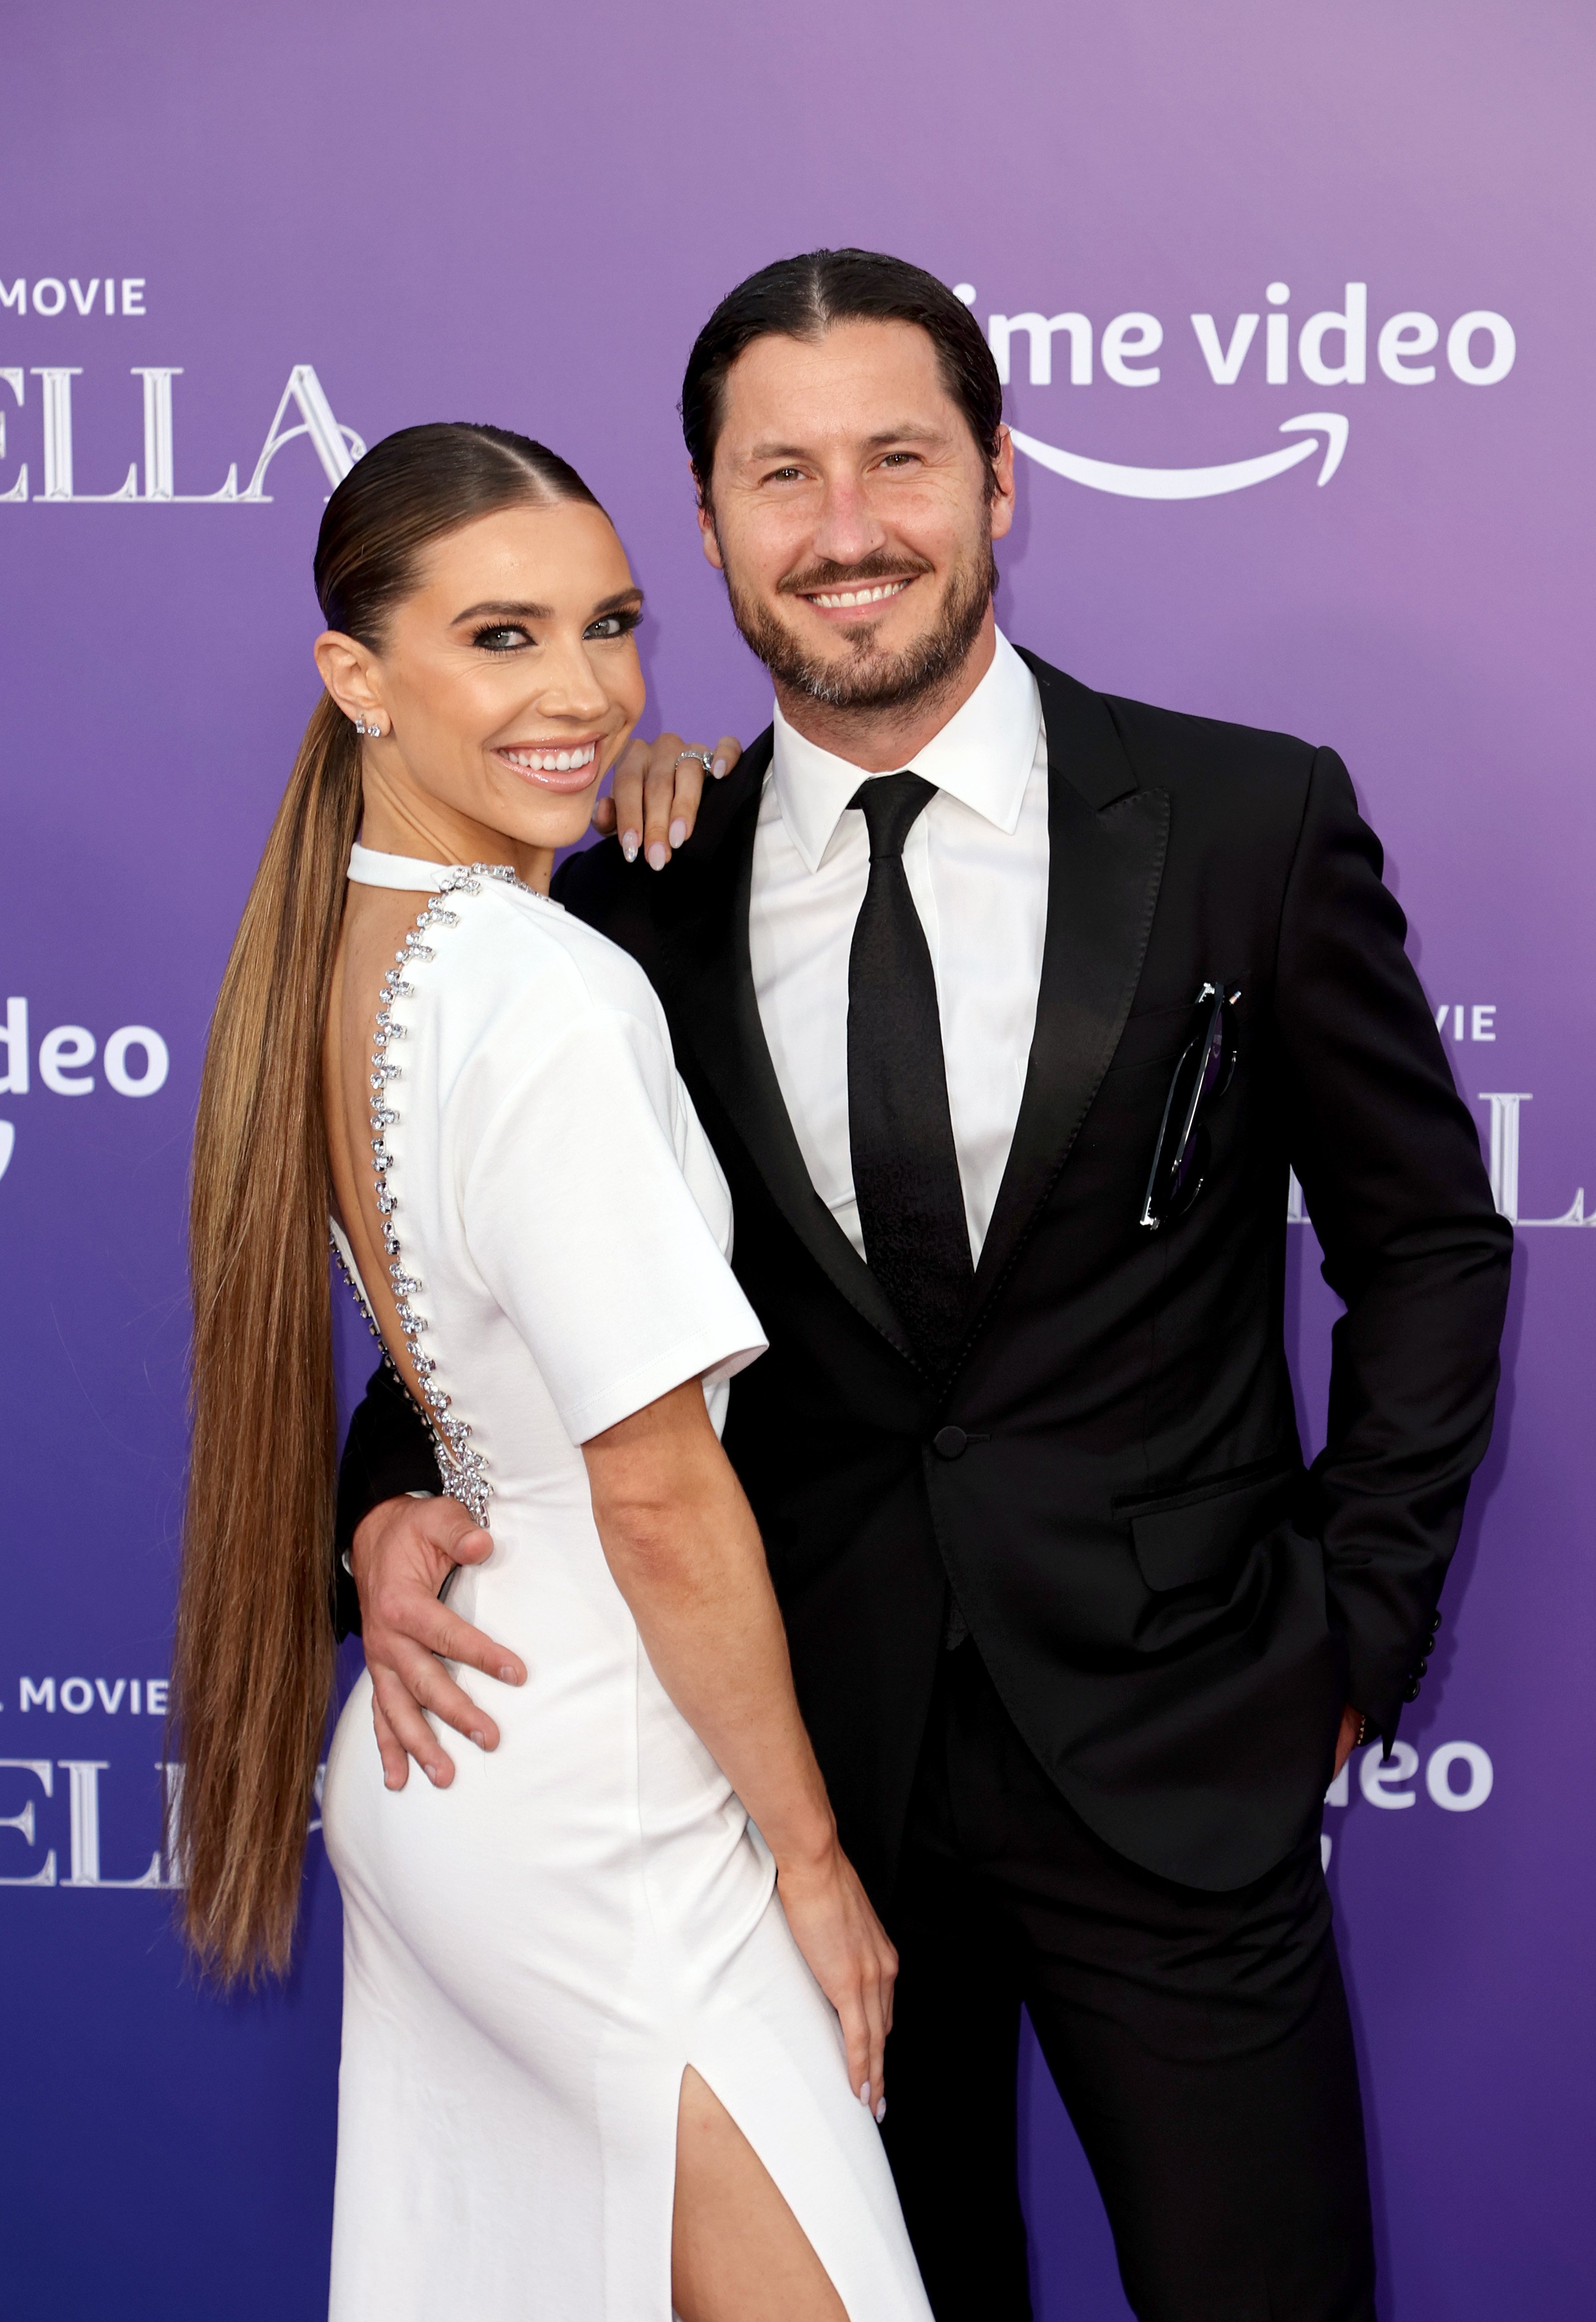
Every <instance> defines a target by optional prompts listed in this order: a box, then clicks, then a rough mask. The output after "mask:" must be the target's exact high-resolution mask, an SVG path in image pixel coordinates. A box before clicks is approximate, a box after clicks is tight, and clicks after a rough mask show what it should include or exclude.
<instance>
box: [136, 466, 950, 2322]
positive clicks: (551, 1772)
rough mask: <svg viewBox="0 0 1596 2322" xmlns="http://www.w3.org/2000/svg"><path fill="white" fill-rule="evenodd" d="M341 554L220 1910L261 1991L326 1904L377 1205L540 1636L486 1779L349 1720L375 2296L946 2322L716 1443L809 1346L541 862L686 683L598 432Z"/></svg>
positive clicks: (260, 1309)
mask: <svg viewBox="0 0 1596 2322" xmlns="http://www.w3.org/2000/svg"><path fill="white" fill-rule="evenodd" d="M315 579H316V590H317V595H318V597H319V599H320V601H321V605H322V609H323V612H324V617H325V618H326V621H327V624H328V626H327V630H326V632H325V634H324V635H322V636H321V637H320V638H319V639H318V641H317V644H316V648H315V654H316V662H317V666H318V668H319V669H320V672H321V674H322V678H323V681H324V685H325V688H326V694H325V698H324V699H323V701H322V702H321V703H320V705H319V706H318V708H317V709H316V711H315V716H314V717H313V718H312V719H311V723H310V727H309V728H308V730H307V733H306V739H305V743H304V745H303V746H302V748H301V751H300V754H299V761H298V763H297V765H296V769H295V772H294V775H293V778H292V780H291V782H290V783H289V786H288V790H287V796H286V797H285V799H284V801H283V804H282V807H281V809H279V812H278V818H277V821H276V824H275V826H274V827H273V830H272V833H271V836H270V838H269V842H268V845H267V849H266V854H265V856H264V858H263V861H262V864H261V866H260V873H258V875H257V878H256V881H255V885H254V888H253V890H252V891H251V896H250V900H249V903H248V906H247V908H246V910H245V913H244V918H243V922H242V927H241V928H240V931H239V935H238V938H237V941H236V943H235V945H234V946H233V956H232V958H231V960H230V962H229V964H228V969H227V974H226V977H225V980H224V983H223V990H222V995H221V999H220V1001H219V1003H218V1006H217V1010H216V1017H215V1022H214V1027H213V1030H212V1035H211V1041H210V1047H209V1052H208V1055H207V1057H206V1063H205V1082H204V1087H203V1091H202V1095H201V1103H200V1117H199V1126H198V1132H197V1137H196V1149H195V1178H194V1215H193V1276H194V1294H195V1313H196V1322H195V1366H194V1370H195V1435H194V1455H193V1471H192V1477H191V1483H190V1491H189V1500H188V1511H187V1536H186V1544H185V1568H184V1578H183V1593H182V1602H181V1607H180V1616H179V1630H178V1695H177V1697H178V1703H179V1705H180V1707H179V1716H180V1721H181V1730H182V1733H183V1737H184V1743H185V1755H186V1759H187V1778H186V1787H185V1790H184V1797H183V1806H182V1831H181V1843H182V1846H183V1849H184V1852H185V1856H186V1862H187V1876H188V1887H187V1916H188V1925H189V1929H190V1932H191V1934H192V1936H193V1939H194V1941H195V1942H196V1944H197V1945H198V1946H199V1948H200V1950H201V1951H202V1952H203V1953H204V1954H205V1956H206V1957H207V1958H209V1959H210V1960H212V1961H214V1963H215V1965H216V1966H217V1967H218V1969H219V1970H220V1971H221V1972H222V1973H223V1975H225V1976H239V1975H251V1974H252V1973H254V1972H255V1971H256V1970H257V1969H258V1968H260V1967H262V1966H264V1967H269V1968H277V1969H280V1968H281V1967H282V1965H283V1964H284V1962H285V1961H286V1959H287V1954H288V1950H289V1945H290V1941H291V1937H292V1930H293V1921H294V1915H295V1907H296V1896H297V1890H298V1883H299V1876H300V1855H301V1850H302V1847H303V1843H304V1837H305V1830H306V1815H307V1812H308V1807H309V1799H310V1794H311V1787H312V1780H313V1777H314V1773H315V1764H316V1760H317V1756H318V1751H319V1745H320V1741H321V1737H322V1734H323V1732H324V1718H325V1714H326V1710H327V1705H328V1699H329V1693H330V1687H331V1679H332V1653H333V1647H332V1636H331V1630H330V1626H329V1623H328V1619H327V1607H326V1604H325V1601H324V1577H323V1576H324V1573H325V1570H326V1554H327V1550H326V1543H327V1540H328V1538H329V1532H330V1526H331V1522H332V1513H333V1455H334V1448H335V1428H334V1417H333V1369H332V1356H331V1348H330V1325H331V1317H330V1311H329V1294H328V1280H327V1263H326V1218H327V1214H328V1209H329V1202H331V1207H332V1210H333V1215H334V1217H335V1220H336V1223H335V1225H334V1228H333V1233H334V1240H335V1243H336V1247H337V1250H338V1254H339V1257H340V1259H341V1262H342V1266H343V1268H344V1271H345V1272H346V1274H347V1275H348V1277H349V1279H350V1281H351V1284H352V1285H353V1286H354V1288H355V1290H356V1293H357V1294H358V1295H359V1297H360V1302H361V1304H362V1306H363V1307H364V1309H365V1312H366V1314H367V1319H368V1321H369V1323H370V1325H371V1328H372V1330H373V1331H374V1332H375V1333H376V1334H377V1335H378V1337H380V1339H382V1341H383V1344H384V1347H385V1348H386V1350H387V1353H388V1359H389V1360H390V1361H391V1362H392V1363H393V1364H394V1366H395V1367H396V1369H397V1372H398V1375H399V1376H400V1377H401V1379H402V1380H403V1381H404V1383H405V1385H406V1387H407V1388H408V1390H409V1391H410V1393H411V1394H412V1395H413V1396H414V1397H415V1400H416V1402H417V1403H418V1404H419V1405H420V1407H421V1408H422V1409H423V1411H424V1412H425V1414H426V1415H427V1417H428V1419H429V1422H430V1424H431V1425H432V1427H433V1432H434V1436H435V1439H436V1442H437V1449H438V1456H439V1461H440V1465H441V1467H442V1473H443V1475H444V1476H445V1478H446V1479H447V1481H448V1484H449V1487H450V1489H451V1492H452V1493H453V1494H454V1495H455V1496H457V1497H458V1498H459V1499H461V1501H462V1502H463V1503H464V1504H465V1505H466V1506H468V1507H469V1508H470V1510H471V1512H472V1513H473V1514H474V1515H475V1516H476V1517H477V1519H478V1521H479V1522H484V1523H486V1522H488V1521H489V1517H490V1516H491V1523H492V1529H493V1535H494V1542H495V1547H494V1552H493V1556H492V1558H491V1559H490V1560H489V1562H488V1563H487V1564H486V1565H485V1566H482V1567H480V1568H475V1569H472V1570H470V1571H468V1572H463V1573H462V1574H461V1577H460V1581H459V1583H458V1584H457V1597H456V1601H457V1603H458V1604H459V1606H460V1609H461V1611H463V1612H464V1613H465V1614H467V1616H468V1617H470V1618H472V1619H480V1620H482V1621H484V1622H485V1623H488V1625H489V1626H490V1627H491V1629H492V1632H493V1633H495V1634H496V1635H498V1636H503V1637H506V1639H511V1640H514V1641H515V1643H516V1645H517V1649H518V1650H519V1651H520V1653H521V1654H522V1656H523V1657H524V1660H525V1662H526V1664H527V1668H528V1670H529V1677H528V1681H527V1683H526V1684H525V1685H524V1687H513V1686H510V1685H503V1686H495V1685H494V1683H493V1681H492V1680H481V1679H473V1680H472V1682H473V1684H475V1685H476V1686H477V1687H479V1691H481V1692H482V1693H483V1694H484V1695H485V1696H491V1697H492V1698H491V1708H492V1714H493V1715H494V1716H495V1717H496V1718H497V1722H498V1724H499V1727H500V1729H501V1732H502V1735H503V1740H502V1743H501V1746H500V1748H499V1749H498V1750H497V1751H496V1752H495V1753H494V1754H493V1755H492V1756H488V1755H486V1754H483V1755H479V1754H478V1753H476V1752H472V1753H471V1762H470V1764H469V1765H462V1766H461V1768H460V1770H459V1773H458V1775H457V1778H456V1779H455V1781H454V1783H453V1785H452V1787H451V1788H449V1789H448V1790H446V1791H436V1790H429V1789H427V1788H426V1787H424V1786H421V1785H416V1784H414V1783H413V1784H411V1785H409V1786H408V1787H406V1788H404V1789H402V1790H399V1791H397V1792H394V1791H389V1790H388V1789H387V1788H385V1787H384V1782H383V1777H382V1769H381V1765H380V1762H379V1758H378V1750H377V1747H376V1743H375V1741H374V1739H373V1734H372V1725H371V1708H370V1701H369V1681H368V1680H367V1679H366V1678H362V1679H361V1680H360V1684H359V1685H358V1686H357V1687H356V1688H355V1691H354V1693H353V1694H352V1695H351V1699H350V1701H349V1704H348V1705H347V1707H346V1708H345V1710H344V1713H343V1715H342V1718H341V1720H340V1722H339V1726H338V1731H337V1733H336V1736H335V1737H334V1740H333V1749H332V1753H331V1757H330V1760H329V1763H328V1770H327V1780H326V1786H325V1792H324V1807H323V1811H324V1820H325V1828H326V1834H327V1843H328V1850H329V1852H330V1854H331V1855H332V1858H333V1864H334V1867H335V1869H336V1870H337V1873H338V1878H339V1882H340V1885H341V1887H342V1892H343V1898H344V1906H345V1924H346V1947H345V1962H346V1970H345V2000H344V2034H343V2065H342V2082H341V2105H340V2124H339V2162H338V2189H337V2199H336V2206H335V2223H334V2233H333V2301H332V2308H333V2316H334V2317H338V2318H339V2322H370V2317H373V2316H376V2315H381V2316H382V2317H385V2322H403V2317H417V2322H420V2317H425V2322H437V2317H440V2316H442V2315H445V2314H461V2315H465V2314H469V2315H470V2316H471V2317H473V2322H501V2317H502V2322H511V2317H515V2322H522V2318H523V2317H533V2316H538V2317H544V2316H546V2317H560V2322H566V2317H569V2322H591V2318H592V2317H626V2318H627V2322H631V2317H638V2322H645V2317H646V2322H667V2317H669V2315H670V2310H671V2307H672V2304H673V2303H674V2306H675V2308H676V2309H677V2311H678V2312H679V2314H680V2315H681V2316H682V2317H684V2322H754V2317H765V2316H768V2317H771V2322H775V2317H781V2322H840V2317H844V2316H846V2317H851V2322H925V2317H926V2315H927V2313H928V2309H927V2308H926V2303H925V2299H924V2294H923V2292H922V2291H921V2290H920V2287H919V2282H918V2277H917V2273H916V2272H915V2267H914V2263H913V2259H912V2257H911V2255H910V2253H909V2248H908V2244H907V2236H906V2235H905V2233H904V2229H903V2225H902V2220H901V2218H900V2217H899V2216H898V2208H897V2203H896V2199H895V2198H894V2195H893V2191H892V2187H891V2180H890V2178H889V2173H888V2171H887V2166H886V2162H885V2160H884V2157H883V2154H882V2152H881V2148H880V2139H879V2135H878V2132H877V2125H876V2121H877V2118H878V2117H879V2116H880V2111H881V2110H882V2109H883V2106H884V2098H883V2091H882V2081H881V2055H882V2047H883V2043H884V2040H885V2035H886V2029H887V2025H888V2021H889V2009H890V1996H891V1984H892V1979H893V1976H894V1974H895V1972H896V1965H897V1962H896V1959H895V1957H894V1955H893V1953H892V1951H891V1947H890V1945H889V1943H888V1942H887V1939H886V1936H885V1935H884V1933H882V1931H881V1928H880V1924H879V1923H878V1922H877V1920H876V1918H875V1915H874V1914H873V1912H872V1911H871V1907H870V1905H869V1903H868V1902H867V1901H866V1899H865V1897H864V1895H863V1892H862V1888H860V1886H859V1883H858V1880H857V1879H856V1878H855V1876H854V1874H853V1869H852V1868H851V1867H850V1865H849V1864H848V1862H847V1860H846V1859H845V1858H844V1855H843V1853H842V1851H841V1849H840V1848H839V1846H838V1844H837V1839H836V1832H835V1827H834V1823H833V1820H832V1816H831V1813H830V1809H829V1806H828V1805H827V1802H826V1798H825V1790H824V1787H823V1784H822V1782H821V1778H820V1775H819V1771H818V1769H817V1768H816V1763H815V1760H814V1756H813V1753H812V1751H811V1750H810V1747H809V1743H808V1740H807V1735H806V1733H805V1732H804V1729H803V1725H802V1723H801V1721H800V1719H799V1716H798V1706H797V1703H796V1701H795V1698H794V1696H793V1690H792V1682H791V1677H790V1673H789V1668H788V1661H787V1653H786V1646H785V1640H784V1638H783V1635H782V1632H781V1627H780V1618H779V1615H778V1613H777V1609H776V1604H775V1600H774V1597H773V1595H772V1593H771V1586H770V1582H769V1579H768V1577H767V1574H766V1570H765V1564H764V1558H763V1554H762V1548H761V1544H760V1540H759V1537H758V1533H757V1531H756V1529H755V1527H754V1523H753V1520H752V1515H751V1513H750V1512H749V1510H748V1507H747V1504H746V1503H745V1502H744V1500H743V1496H742V1494H741V1492H740V1490H739V1489H738V1486H737V1484H736V1481H735V1478H734V1476H733V1474H732V1471H731V1468H730V1467H729V1466H728V1465H727V1463H726V1460H725V1455H724V1454H723V1452H722V1451H721V1449H720V1445H719V1440H718V1431H717V1429H718V1422H719V1419H720V1417H721V1415H722V1413H723V1412H724V1408H725V1396H726V1383H727V1381H728V1380H729V1378H730V1377H731V1376H732V1375H733V1374H734V1372H735V1371H736V1370H738V1369H739V1368H741V1367H743V1365H744V1364H746V1363H748V1362H750V1361H752V1359H753V1358H755V1357H756V1356H757V1354H758V1353H759V1352H760V1351H761V1348H762V1344H763V1341H762V1338H761V1335H760V1329H759V1323H758V1321H757V1319H756V1318H755V1316H754V1315H753V1313H752V1311H751V1310H750V1308H749V1306H748V1304H747V1303H746V1301H745V1300H744V1299H743V1295H742V1293H741V1291H740V1290H739V1289H738V1287H737V1284H736V1282H735V1280H734V1276H733V1275H732V1273H731V1271H730V1268H729V1266H727V1264H726V1259H725V1250H726V1248H727V1247H728V1246H729V1237H730V1226H731V1220H730V1214H729V1203H728V1199H727V1195H726V1191H725V1184H724V1181H723V1179H722V1178H721V1175H720V1173H719V1170H718V1168H717V1167H716V1163H715V1160H714V1157H713V1156H712V1154H711V1152H710V1150H709V1147H708V1146H707V1142H706V1140H705V1138H704V1136H703V1132H702V1130H701V1129H700V1128H699V1126H698V1120H697V1119H696V1118H695V1116H694V1113H693V1111H692V1107H691V1104H690V1102H689V1099H688V1097H687V1095H686V1093H685V1092H684V1091H683V1089H682V1087H681V1085H680V1083H679V1081H678V1080H677V1078H676V1074H675V1072H674V1069H673V1066H672V1064H671V1058H670V1046H669V1040H668V1037H667V1034H666V1030H665V1025H664V1019H663V1015H662V1013H661V1009H660V1005H659V1002H658V1001H657V1000H656V998H655V996H654V994H653V992H652V990H651V988H650V986H649V984H648V983H647V981H646V980H645V978H644V977H643V974H642V972H641V971H640V970H639V969H638V967H637V966H636V965H635V964H634V962H633V961H632V960H631V959H630V958H628V957H627V955H625V954H624V953H622V952H620V951H619V950H617V949H616V948H615V947H614V946H612V945H610V944H608V943H606V941H605V940H604V939H603V938H602V937H598V936H597V935H595V934H594V933H593V932H592V931H591V930H590V929H588V928H585V927H583V926H581V925H580V924H579V922H576V921H574V920H571V919H568V918H566V916H565V915H564V914H563V913H562V912H561V910H560V907H559V906H558V905H557V904H554V903H552V902H551V900H549V894H548V889H549V879H550V873H551V872H552V866H553V860H554V853H555V849H556V848H558V847H560V846H567V845H569V844H570V842H571V841H573V840H574V839H576V838H579V836H581V834H582V832H583V830H584V829H585V828H586V827H587V823H588V817H589V814H590V811H591V809H592V805H593V800H594V794H595V791H596V790H597V785H598V783H599V782H600V781H601V780H602V778H603V776H604V775H605V773H606V771H607V770H608V769H609V767H610V766H611V765H612V764H613V763H614V761H615V759H616V755H617V754H618V753H619V752H620V750H621V749H622V747H623V746H624V745H625V741H626V738H627V736H628V735H629V734H630V732H631V730H632V727H633V726H634V724H635V722H636V719H637V718H638V716H639V714H640V712H641V710H642V707H643V680H642V676H641V673H640V671H639V667H638V662H637V654H636V649H635V643H634V637H633V634H632V633H633V631H634V627H635V626H636V623H637V621H638V619H639V617H640V615H641V611H642V596H641V592H640V591H639V590H637V588H636V587H635V585H634V581H633V580H632V575H631V572H630V571H629V570H628V567H627V563H626V559H625V553H624V552H623V550H622V548H621V545H620V543H619V541H618V540H617V538H616V534H615V532H614V530H613V528H612V526H610V523H609V520H608V518H607V517H606V516H605V514H604V512H603V510H602V509H601V508H600V507H599V506H598V505H597V501H595V499H594V498H593V497H592V495H591V493H589V492H588V489H587V488H586V487H585V486H584V485H583V484H582V483H581V481H580V480H579V478H578V477H577V476H576V475H575V474H574V473H573V472H572V471H571V470H570V468H568V467H567V466H566V465H565V463H564V462H562V461H561V460H558V459H556V458H555V457H554V456H553V455H552V453H548V452H546V451H544V450H543V448H542V447H541V446H540V445H537V444H534V443H530V442H528V441H527V440H526V439H525V438H524V437H522V436H517V435H511V434H504V433H502V432H501V431H499V430H497V429H494V428H486V427H466V426H435V427H415V428H408V429H406V430H404V431H403V432H402V433H400V434H397V435H392V436H389V437H388V439H387V441H386V442H384V443H378V445H377V446H376V447H375V449H374V450H372V451H371V452H369V453H367V454H366V456H365V457H364V458H363V459H362V460H361V461H360V462H359V463H358V465H357V466H356V467H355V468H354V469H353V470H352V471H351V473H350V475H348V476H347V477H346V478H345V479H344V480H343V482H342V483H341V484H340V485H339V487H338V489H337V490H336V491H335V492H334V493H333V497H332V498H331V500H330V501H329V502H328V506H327V510H326V515H325V517H324V521H323V525H322V530H321V537H320V541H319V543H318V545H317V551H316V562H315ZM357 830H358V831H359V832H360V843H359V844H358V845H356V844H355V843H354V842H355V836H356V832H357ZM346 876H347V881H348V885H347V888H346V884H345V881H346ZM262 1509H265V1510H268V1511H269V1513H268V1515H267V1517H266V1519H265V1521H264V1522H262V1521H261V1518H260V1511H261V1510H262ZM750 1817H752V1822H753V1824H757V1829H758V1834H757V1835H756V1833H755V1831H754V1830H753V1829H752V1828H751V1827H750ZM828 2003H829V2005H828Z"/></svg>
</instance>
